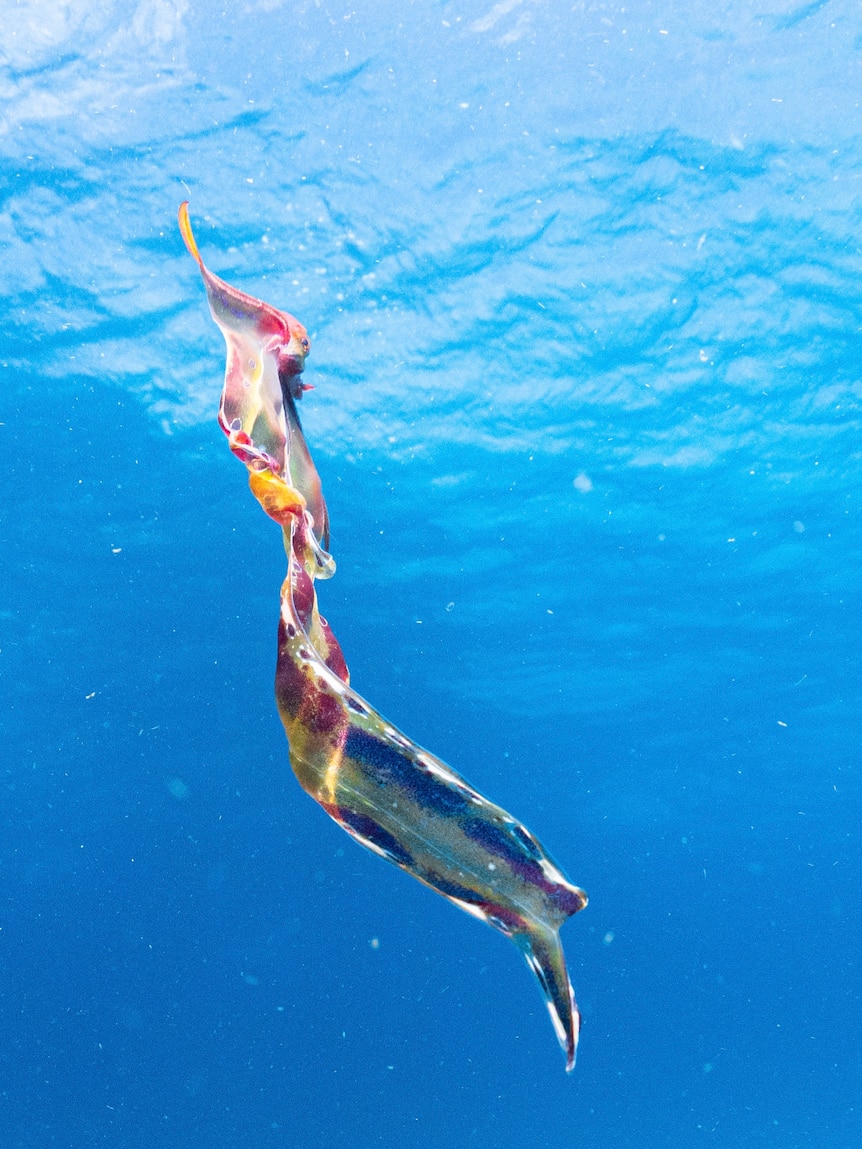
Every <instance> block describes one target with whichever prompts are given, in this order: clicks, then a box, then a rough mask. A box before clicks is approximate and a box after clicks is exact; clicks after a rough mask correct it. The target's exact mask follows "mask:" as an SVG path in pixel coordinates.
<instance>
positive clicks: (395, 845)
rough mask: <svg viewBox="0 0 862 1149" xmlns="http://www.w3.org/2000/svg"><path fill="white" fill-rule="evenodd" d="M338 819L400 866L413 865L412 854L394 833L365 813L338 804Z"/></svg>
mask: <svg viewBox="0 0 862 1149" xmlns="http://www.w3.org/2000/svg"><path fill="white" fill-rule="evenodd" d="M338 819H339V821H341V822H343V823H344V824H345V825H346V826H349V827H350V828H351V830H353V831H355V832H356V833H357V834H358V835H359V837H360V838H364V839H365V841H366V842H371V843H372V845H374V846H377V848H378V849H379V850H382V851H383V852H384V854H386V855H387V856H388V857H389V858H391V859H392V861H393V862H398V863H399V864H400V865H402V866H413V865H415V862H414V859H413V855H412V854H411V853H410V851H409V850H405V848H404V847H403V846H402V845H401V843H400V842H399V841H398V839H397V838H396V837H395V835H394V834H390V833H389V831H388V830H384V829H383V827H382V826H380V825H378V823H377V822H375V821H374V819H373V818H369V816H368V815H367V814H360V813H359V812H358V811H357V810H350V809H348V808H347V807H345V806H339V807H338Z"/></svg>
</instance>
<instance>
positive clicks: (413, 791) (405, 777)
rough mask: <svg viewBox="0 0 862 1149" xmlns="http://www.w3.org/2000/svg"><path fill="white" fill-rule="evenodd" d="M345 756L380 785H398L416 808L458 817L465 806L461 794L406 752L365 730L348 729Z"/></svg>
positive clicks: (465, 802)
mask: <svg viewBox="0 0 862 1149" xmlns="http://www.w3.org/2000/svg"><path fill="white" fill-rule="evenodd" d="M344 753H345V755H346V756H347V757H348V758H354V759H356V760H357V761H358V762H361V763H362V764H363V765H364V766H366V767H368V768H369V770H368V773H369V774H370V775H372V776H373V777H374V779H375V781H376V782H377V783H378V784H379V785H381V786H398V787H399V788H400V789H401V790H403V791H404V792H405V793H406V794H408V795H409V796H410V797H411V798H412V799H413V800H414V801H415V802H416V803H417V804H418V805H420V806H424V807H425V808H426V809H431V810H436V811H438V812H440V813H442V814H457V813H459V812H460V811H461V810H463V809H464V807H465V806H466V805H467V800H466V798H465V797H464V795H463V794H461V793H460V792H459V791H457V790H453V789H452V788H451V787H449V786H447V785H446V784H445V783H443V782H438V781H437V779H436V778H434V777H433V776H432V775H431V774H429V773H428V771H427V770H426V769H424V768H423V767H422V766H420V765H419V763H418V762H416V761H415V760H414V759H413V758H412V757H411V756H410V755H409V753H405V752H404V751H402V750H397V749H396V748H395V747H394V746H390V744H389V743H388V742H386V741H384V739H382V738H380V737H379V736H376V735H374V734H368V733H366V731H364V730H351V731H350V732H349V733H348V735H347V739H346V740H345V743H344Z"/></svg>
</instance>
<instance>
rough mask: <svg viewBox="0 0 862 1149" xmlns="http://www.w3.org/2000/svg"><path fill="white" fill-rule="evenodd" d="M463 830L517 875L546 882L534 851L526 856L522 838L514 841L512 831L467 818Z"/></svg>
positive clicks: (490, 823) (480, 819)
mask: <svg viewBox="0 0 862 1149" xmlns="http://www.w3.org/2000/svg"><path fill="white" fill-rule="evenodd" d="M461 829H462V830H463V831H464V833H465V834H466V835H467V837H468V838H472V839H473V841H474V842H478V843H479V844H480V845H481V846H484V847H485V849H486V850H487V851H488V853H489V854H494V855H495V856H496V857H498V858H502V859H503V860H504V861H505V862H507V863H508V865H509V866H511V868H512V869H513V870H514V871H515V872H516V873H518V874H521V875H522V876H523V877H525V878H526V877H528V876H529V878H530V880H532V881H536V880H537V879H541V882H543V881H545V880H546V879H545V875H544V873H543V872H542V868H541V866H540V865H539V863H538V862H537V861H536V859H535V856H534V854H533V853H532V851H531V852H530V853H529V854H527V856H525V854H526V853H527V852H526V850H525V849H524V843H523V841H522V839H521V837H520V836H519V837H518V839H517V840H515V841H513V840H512V833H511V830H510V829H508V828H504V827H503V826H495V825H494V823H493V822H486V821H485V820H484V819H483V818H465V820H464V821H463V822H462V823H461ZM541 882H540V884H541Z"/></svg>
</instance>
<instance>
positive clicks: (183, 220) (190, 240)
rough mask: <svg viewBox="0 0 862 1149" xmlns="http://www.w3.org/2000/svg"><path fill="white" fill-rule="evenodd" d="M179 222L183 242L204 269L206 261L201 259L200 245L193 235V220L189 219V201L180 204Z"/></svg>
mask: <svg viewBox="0 0 862 1149" xmlns="http://www.w3.org/2000/svg"><path fill="white" fill-rule="evenodd" d="M177 220H178V221H179V225H180V235H181V236H182V237H183V242H184V243H185V245H186V247H187V248H188V250H189V255H191V256H192V257H193V258H194V260H195V261H196V263H197V264H198V266H199V267H203V265H204V261H203V260H202V259H201V253H200V252H199V251H198V245H197V244H196V243H195V237H194V235H193V234H192V225H191V220H190V219H189V201H188V200H187V199H186V200H183V202H182V203H181V204H180V209H179V211H178V212H177Z"/></svg>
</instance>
